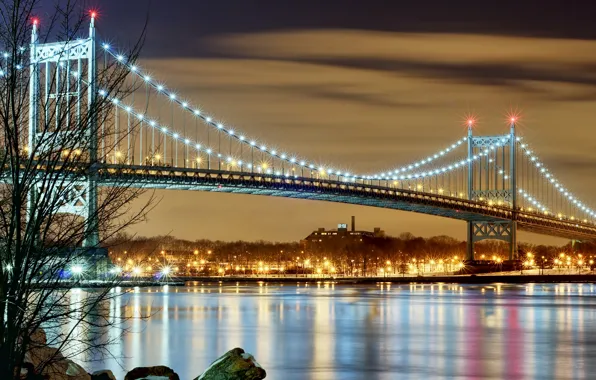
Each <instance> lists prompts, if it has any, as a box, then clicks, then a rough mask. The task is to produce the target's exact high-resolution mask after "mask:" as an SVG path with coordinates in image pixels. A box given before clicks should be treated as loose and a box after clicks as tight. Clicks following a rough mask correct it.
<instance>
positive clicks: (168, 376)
mask: <svg viewBox="0 0 596 380" xmlns="http://www.w3.org/2000/svg"><path fill="white" fill-rule="evenodd" d="M149 376H152V379H155V380H157V379H156V378H158V379H159V378H161V379H163V380H180V376H178V374H177V373H176V372H174V370H173V369H171V368H169V367H166V366H163V365H159V366H156V367H137V368H135V369H133V370H132V371H130V372H128V373H127V374H126V376H125V377H124V380H143V379H145V378H147V377H149ZM161 379H160V380H161Z"/></svg>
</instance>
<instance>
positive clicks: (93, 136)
mask: <svg viewBox="0 0 596 380" xmlns="http://www.w3.org/2000/svg"><path fill="white" fill-rule="evenodd" d="M89 40H90V51H89V60H88V62H89V63H88V65H89V66H88V68H87V80H88V82H89V85H88V86H87V99H88V102H87V112H88V113H89V121H88V130H87V133H89V173H88V179H87V204H86V207H87V210H86V214H87V220H86V222H87V226H86V231H85V241H84V242H83V246H84V247H87V248H98V247H99V215H98V214H97V133H98V131H97V103H96V87H97V83H96V82H97V67H96V62H95V18H94V17H92V18H91V24H90V25H89ZM102 138H103V136H102Z"/></svg>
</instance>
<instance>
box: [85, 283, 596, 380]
mask: <svg viewBox="0 0 596 380" xmlns="http://www.w3.org/2000/svg"><path fill="white" fill-rule="evenodd" d="M595 294H596V293H595V287H594V285H591V284H535V285H532V284H529V285H498V284H493V285H485V286H479V285H473V286H472V285H470V286H466V285H416V286H414V285H411V286H410V285H389V284H378V285H358V286H351V285H338V284H336V285H333V284H325V283H321V284H314V285H310V286H305V285H304V284H302V285H296V284H293V285H290V284H284V285H279V284H268V285H266V284H263V285H262V286H259V285H226V284H223V285H219V284H213V285H204V286H201V285H197V286H188V287H169V288H167V287H164V288H145V289H136V290H135V292H134V293H131V294H127V295H125V296H123V297H122V298H121V299H119V300H118V301H113V302H114V304H113V305H112V310H113V313H116V314H118V313H120V314H121V315H124V314H130V313H134V312H139V311H142V312H145V313H154V315H153V316H152V317H151V318H150V319H149V320H147V321H133V322H131V326H130V327H131V328H132V330H133V331H135V332H133V333H130V334H128V335H126V336H125V337H124V338H123V339H122V340H121V342H120V343H119V344H118V345H117V346H115V347H114V350H113V352H114V354H116V355H117V356H123V357H125V358H124V359H122V360H121V363H122V365H123V366H124V367H125V369H126V370H128V369H131V368H133V367H136V366H150V365H160V364H163V365H167V366H169V367H172V368H174V369H175V370H176V371H177V372H178V373H179V374H180V376H181V379H182V380H185V379H192V378H194V377H196V376H198V375H199V374H201V372H202V371H203V370H204V369H205V368H206V367H208V365H209V364H210V363H211V362H212V361H213V360H215V359H216V358H217V357H218V356H220V355H221V354H223V353H224V352H226V351H227V350H229V349H231V348H234V347H243V348H244V349H245V350H247V351H248V352H250V353H252V354H254V355H255V357H256V359H257V361H259V362H260V363H261V365H262V366H263V367H264V368H265V369H266V370H267V373H268V375H267V379H273V380H278V379H282V380H309V379H311V380H340V379H341V380H352V379H353V380H356V379H358V380H396V379H508V380H511V379H541V380H542V379H594V378H595V376H596V298H595V297H594V295H595ZM87 367H88V368H89V369H90V370H94V369H99V368H110V369H112V370H113V371H114V373H115V374H116V376H117V377H118V378H119V379H121V378H123V377H124V374H125V373H126V372H125V370H123V369H121V368H120V367H119V366H118V365H117V363H115V362H114V361H113V360H109V361H106V362H103V363H93V364H90V365H87Z"/></svg>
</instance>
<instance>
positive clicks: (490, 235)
mask: <svg viewBox="0 0 596 380" xmlns="http://www.w3.org/2000/svg"><path fill="white" fill-rule="evenodd" d="M510 121H511V125H510V130H509V134H508V135H502V136H474V135H473V133H472V125H471V124H468V199H469V200H481V201H482V200H488V199H499V200H502V201H503V202H504V203H506V204H509V205H510V207H511V209H512V212H511V219H510V220H504V221H483V220H478V221H474V220H472V221H468V222H467V235H468V239H467V240H468V244H467V250H466V260H474V243H476V242H479V241H482V240H488V239H496V240H502V241H506V242H508V243H509V260H514V259H517V221H516V219H517V183H516V180H517V173H516V170H515V169H516V150H517V136H516V133H515V122H516V120H515V118H511V120H510ZM488 148H490V149H497V151H498V149H499V148H500V149H501V151H502V161H501V162H502V165H503V168H502V173H501V174H502V175H503V176H502V178H503V181H502V186H500V188H497V187H499V186H498V185H497V184H498V183H499V181H498V180H497V178H496V177H497V173H496V171H495V179H494V181H491V179H490V178H488V177H489V176H490V173H487V172H485V178H482V173H483V170H482V169H483V168H482V164H481V165H480V166H481V167H480V170H479V171H477V172H476V171H475V170H474V159H473V158H474V155H475V153H476V152H478V151H480V150H482V149H488ZM507 149H508V150H509V152H508V154H509V157H508V158H507V157H506V154H507V152H506V150H507ZM481 163H482V161H481ZM485 185H486V186H485Z"/></svg>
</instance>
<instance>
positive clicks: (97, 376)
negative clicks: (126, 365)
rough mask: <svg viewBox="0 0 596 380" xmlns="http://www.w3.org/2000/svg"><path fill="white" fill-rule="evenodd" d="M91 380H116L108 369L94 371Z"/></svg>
mask: <svg viewBox="0 0 596 380" xmlns="http://www.w3.org/2000/svg"><path fill="white" fill-rule="evenodd" d="M91 380H116V376H114V373H112V371H110V370H109V369H106V370H103V371H95V372H93V373H92V374H91Z"/></svg>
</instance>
